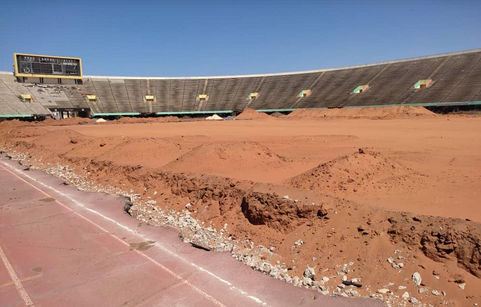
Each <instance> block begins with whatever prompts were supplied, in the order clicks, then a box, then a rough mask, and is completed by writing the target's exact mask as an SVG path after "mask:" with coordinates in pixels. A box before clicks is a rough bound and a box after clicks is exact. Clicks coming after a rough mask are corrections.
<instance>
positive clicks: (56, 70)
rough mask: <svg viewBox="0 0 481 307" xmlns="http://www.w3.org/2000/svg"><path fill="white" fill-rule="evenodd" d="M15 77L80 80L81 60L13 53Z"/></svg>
mask: <svg viewBox="0 0 481 307" xmlns="http://www.w3.org/2000/svg"><path fill="white" fill-rule="evenodd" d="M14 60H15V65H14V66H15V75H16V76H17V77H44V78H74V79H79V78H82V60H81V59H80V58H67V57H58V56H48V55H35V54H24V53H15V54H14Z"/></svg>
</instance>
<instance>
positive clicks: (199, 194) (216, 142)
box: [0, 109, 481, 306]
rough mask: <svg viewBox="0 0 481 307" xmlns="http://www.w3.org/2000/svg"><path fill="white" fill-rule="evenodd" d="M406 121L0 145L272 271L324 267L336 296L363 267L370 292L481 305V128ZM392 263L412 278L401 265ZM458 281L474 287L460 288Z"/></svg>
mask: <svg viewBox="0 0 481 307" xmlns="http://www.w3.org/2000/svg"><path fill="white" fill-rule="evenodd" d="M402 110H404V111H406V109H402ZM404 111H402V112H401V110H400V111H399V112H398V113H397V114H398V115H394V118H392V119H389V120H382V121H372V120H370V119H371V117H369V118H365V119H363V118H360V119H358V120H349V119H342V118H337V119H335V118H332V120H328V121H324V120H315V121H314V120H310V121H304V120H293V119H291V120H283V119H280V120H274V121H265V120H251V121H248V122H246V121H226V122H218V123H211V122H203V121H202V122H201V121H199V122H180V123H152V124H149V125H142V124H124V125H119V126H114V125H72V126H69V127H67V129H68V130H70V131H68V130H66V127H55V126H43V125H42V126H39V125H33V124H26V125H24V124H21V123H18V122H6V123H2V124H0V145H1V144H3V145H4V147H5V150H7V151H12V150H16V151H21V152H29V153H30V154H31V155H32V157H33V159H32V163H33V162H34V160H35V159H37V160H38V159H39V158H40V157H42V162H50V163H53V162H60V163H61V164H68V165H70V166H72V167H73V168H74V169H75V170H76V171H77V172H78V173H79V174H84V175H87V176H88V178H90V180H92V181H94V182H96V183H98V184H108V185H114V186H117V187H119V188H122V189H124V190H130V189H132V191H133V193H138V194H141V195H142V197H150V198H151V199H153V200H156V201H157V204H159V205H158V206H160V207H162V208H165V209H175V210H182V209H185V204H186V203H188V202H190V203H191V204H192V207H191V208H189V211H191V212H192V215H193V216H194V217H195V218H197V219H199V220H201V221H205V222H206V223H209V222H211V223H212V225H213V227H215V228H216V229H218V230H219V229H221V228H222V227H223V226H224V224H227V225H228V230H229V233H230V235H231V236H233V237H236V238H238V239H242V238H249V239H251V240H253V241H254V242H255V243H256V244H262V245H263V246H266V247H270V246H272V247H275V253H276V255H277V256H276V258H273V259H271V260H270V261H273V262H275V261H280V262H281V263H286V264H288V266H289V269H290V272H291V275H292V276H302V273H303V271H304V269H305V268H306V266H307V265H308V266H310V267H315V268H316V274H317V276H319V277H320V276H328V277H329V278H330V281H329V282H328V283H327V286H328V287H329V289H330V290H332V289H335V287H336V285H338V284H339V283H340V282H341V277H340V276H339V275H338V273H337V272H339V271H340V270H342V268H343V265H344V264H348V263H349V262H353V265H352V266H350V265H348V267H349V271H350V273H349V274H348V275H349V277H350V278H354V277H356V278H357V277H358V278H362V284H363V288H361V289H358V292H359V293H360V294H361V295H369V294H371V293H375V292H376V289H381V288H389V289H390V291H391V292H393V293H394V294H395V295H398V296H399V297H400V296H401V295H402V294H403V293H404V292H405V291H408V292H409V293H410V295H411V296H415V297H416V298H417V299H418V300H420V301H422V302H423V303H430V304H433V305H436V306H437V305H441V304H446V305H448V306H469V305H472V304H473V303H475V302H478V303H481V294H480V292H479V289H481V279H480V278H479V277H481V246H480V244H479V242H480V240H481V223H480V222H481V207H480V206H479V197H480V195H479V193H480V191H481V189H480V187H481V160H480V159H479V153H480V152H481V134H480V133H479V131H480V128H481V118H479V117H470V118H466V117H452V116H450V117H448V116H442V115H437V116H431V115H429V113H428V114H426V116H418V115H413V116H412V115H406V114H405V112H404ZM421 111H422V110H421ZM300 112H301V111H298V113H300ZM360 113H362V112H360ZM424 113H425V112H424ZM416 114H423V112H418V111H416ZM381 115H382V114H381ZM381 115H379V114H376V115H375V118H380V117H381ZM388 115H389V114H388ZM291 116H292V115H291ZM383 116H384V115H383ZM390 116H393V115H392V114H390V115H389V116H384V117H383V118H385V119H386V118H390ZM397 117H399V118H397ZM448 119H449V120H448ZM147 136H148V138H146V137H147ZM7 147H8V148H7ZM359 149H362V151H363V152H364V153H359ZM37 162H38V161H37ZM182 172H183V173H192V174H191V175H181V174H178V173H182ZM206 174H208V175H206ZM213 175H214V176H213ZM226 177H228V178H230V179H226ZM154 191H155V192H157V193H154ZM283 195H289V198H288V199H287V197H286V198H285V199H284V198H282V196H283ZM295 200H297V201H295ZM312 203H314V205H312ZM453 218H457V219H453ZM465 219H469V221H468V220H465ZM298 240H302V241H303V242H305V243H304V244H300V245H297V244H294V242H297V241H298ZM395 250H400V251H401V252H399V253H394V251H395ZM399 256H401V257H404V259H403V258H401V259H398V257H399ZM389 257H393V258H394V259H397V260H396V262H402V263H403V264H404V268H397V269H394V268H392V265H391V264H389V263H388V262H387V259H388V258H389ZM326 269H327V270H328V271H325V270H326ZM415 271H418V272H420V273H421V275H422V277H423V283H424V284H425V286H426V287H428V288H429V291H427V292H425V293H423V294H420V293H418V289H419V288H418V287H416V286H414V284H413V282H412V281H411V280H410V278H411V275H412V274H413V272H415ZM433 272H434V273H433ZM434 275H436V276H439V279H437V278H435V277H434ZM459 276H462V279H464V280H465V281H466V288H465V290H461V289H460V288H459V287H458V284H457V283H455V282H453V281H454V280H456V279H459ZM390 282H392V283H393V284H394V285H392V286H389V285H388V283H390ZM368 285H369V286H370V287H367V286H368ZM398 286H406V287H407V289H406V290H399V289H398V288H397V287H398ZM431 290H438V291H439V292H441V291H446V296H443V295H441V296H435V295H433V294H431ZM384 297H385V298H386V297H387V296H384ZM391 299H393V298H392V297H391ZM393 300H394V303H393V305H395V306H396V305H397V304H398V303H399V302H401V301H403V299H401V298H399V300H396V299H393ZM396 302H397V303H396ZM399 304H401V303H399Z"/></svg>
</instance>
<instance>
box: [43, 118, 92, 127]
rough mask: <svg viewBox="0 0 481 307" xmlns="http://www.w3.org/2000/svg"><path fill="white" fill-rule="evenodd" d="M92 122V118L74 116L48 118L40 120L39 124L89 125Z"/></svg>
mask: <svg viewBox="0 0 481 307" xmlns="http://www.w3.org/2000/svg"><path fill="white" fill-rule="evenodd" d="M91 123H92V120H90V118H82V117H73V118H65V119H52V118H48V119H46V120H44V121H42V122H40V123H39V124H40V125H45V126H70V125H87V124H91Z"/></svg>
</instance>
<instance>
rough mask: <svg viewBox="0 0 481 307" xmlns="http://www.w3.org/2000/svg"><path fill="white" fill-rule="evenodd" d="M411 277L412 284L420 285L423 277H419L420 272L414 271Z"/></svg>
mask: <svg viewBox="0 0 481 307" xmlns="http://www.w3.org/2000/svg"><path fill="white" fill-rule="evenodd" d="M412 279H413V282H414V284H415V285H416V286H418V287H419V286H420V285H421V282H422V281H423V279H422V278H421V274H419V273H418V272H414V274H413V276H412Z"/></svg>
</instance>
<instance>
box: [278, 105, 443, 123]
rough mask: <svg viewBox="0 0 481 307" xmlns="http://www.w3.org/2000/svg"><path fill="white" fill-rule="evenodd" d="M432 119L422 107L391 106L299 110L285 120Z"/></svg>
mask: <svg viewBox="0 0 481 307" xmlns="http://www.w3.org/2000/svg"><path fill="white" fill-rule="evenodd" d="M419 116H422V117H433V116H436V114H435V113H433V112H431V111H429V110H427V109H426V108H424V107H412V106H393V107H362V108H338V109H317V110H309V109H299V110H295V111H293V112H292V113H290V114H289V115H288V116H287V117H286V118H287V119H297V120H309V119H314V120H315V119H321V118H332V117H339V118H350V119H358V118H366V119H395V118H409V117H419Z"/></svg>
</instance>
